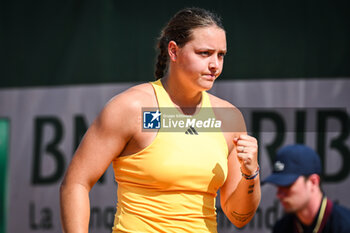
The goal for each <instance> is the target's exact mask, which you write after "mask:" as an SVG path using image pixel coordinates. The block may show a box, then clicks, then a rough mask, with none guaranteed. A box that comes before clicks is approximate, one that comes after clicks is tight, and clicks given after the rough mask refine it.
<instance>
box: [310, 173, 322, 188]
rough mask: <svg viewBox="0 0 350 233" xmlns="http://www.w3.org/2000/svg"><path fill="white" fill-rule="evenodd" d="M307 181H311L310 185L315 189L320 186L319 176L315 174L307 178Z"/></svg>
mask: <svg viewBox="0 0 350 233" xmlns="http://www.w3.org/2000/svg"><path fill="white" fill-rule="evenodd" d="M309 180H310V181H311V183H312V184H313V185H314V186H316V187H319V186H320V180H321V178H320V176H319V175H317V174H312V175H310V176H309Z"/></svg>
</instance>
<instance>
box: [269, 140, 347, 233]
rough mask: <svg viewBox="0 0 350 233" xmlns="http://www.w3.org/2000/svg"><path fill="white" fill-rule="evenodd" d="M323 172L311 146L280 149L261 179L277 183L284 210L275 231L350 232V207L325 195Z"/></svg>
mask: <svg viewBox="0 0 350 233" xmlns="http://www.w3.org/2000/svg"><path fill="white" fill-rule="evenodd" d="M321 173H322V168H321V161H320V157H319V155H318V154H317V153H316V152H315V151H314V150H313V149H311V148H310V147H307V146H305V145H301V144H296V145H288V146H285V147H283V148H281V149H280V150H279V151H278V152H277V155H276V159H275V162H274V166H273V173H272V174H271V175H270V176H268V177H267V178H266V179H265V180H263V182H262V183H263V184H265V183H271V184H274V185H276V186H277V198H278V199H279V201H280V202H281V204H282V206H283V208H284V210H285V215H284V216H283V217H282V218H281V219H280V220H278V221H277V222H276V223H275V225H274V227H273V233H277V232H278V233H289V232H293V233H308V232H311V233H321V232H322V233H329V232H332V233H350V210H349V209H347V208H345V207H342V206H340V205H337V204H336V203H333V202H332V201H331V200H330V199H328V198H327V197H326V196H325V194H324V193H323V191H322V189H321V186H320V184H321V177H320V176H321Z"/></svg>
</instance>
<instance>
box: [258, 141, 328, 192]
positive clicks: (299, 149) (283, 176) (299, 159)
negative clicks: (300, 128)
mask: <svg viewBox="0 0 350 233" xmlns="http://www.w3.org/2000/svg"><path fill="white" fill-rule="evenodd" d="M311 174H318V175H320V174H321V160H320V156H319V155H318V154H317V153H316V152H315V151H314V150H313V149H311V148H310V147H307V146H305V145H301V144H296V145H288V146H285V147H283V148H281V149H280V150H279V151H278V152H277V154H276V160H275V162H274V165H273V172H272V174H271V175H270V176H268V177H267V178H266V179H265V180H263V182H262V183H272V184H275V185H277V186H289V185H291V184H293V183H294V182H295V181H296V179H298V177H299V176H302V175H305V176H308V175H311Z"/></svg>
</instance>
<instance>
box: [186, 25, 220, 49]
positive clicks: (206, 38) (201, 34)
mask: <svg viewBox="0 0 350 233" xmlns="http://www.w3.org/2000/svg"><path fill="white" fill-rule="evenodd" d="M188 44H190V45H192V46H195V47H203V46H204V47H210V48H216V49H221V50H226V33H225V31H224V30H223V29H221V28H219V27H218V26H208V27H200V28H195V29H193V30H192V40H191V41H189V42H188Z"/></svg>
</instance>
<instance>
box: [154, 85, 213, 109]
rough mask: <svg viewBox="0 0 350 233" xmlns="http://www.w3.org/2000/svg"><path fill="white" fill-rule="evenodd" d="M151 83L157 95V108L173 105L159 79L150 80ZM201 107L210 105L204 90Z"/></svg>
mask: <svg viewBox="0 0 350 233" xmlns="http://www.w3.org/2000/svg"><path fill="white" fill-rule="evenodd" d="M151 84H152V86H153V89H154V91H155V93H156V97H157V101H158V106H159V108H162V107H174V104H173V102H172V101H171V99H170V97H169V95H168V93H167V92H166V90H165V89H164V87H163V84H162V82H161V81H160V79H158V80H156V81H153V82H151ZM203 107H204V108H210V107H211V104H210V100H209V95H208V93H207V92H205V91H203V92H202V105H201V108H203Z"/></svg>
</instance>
